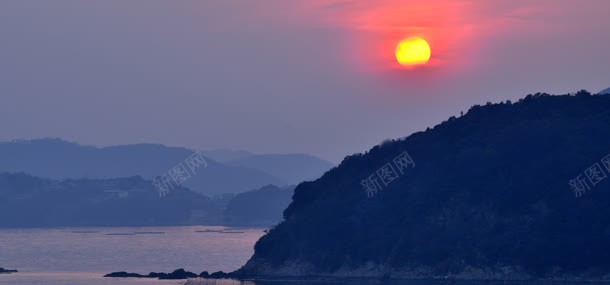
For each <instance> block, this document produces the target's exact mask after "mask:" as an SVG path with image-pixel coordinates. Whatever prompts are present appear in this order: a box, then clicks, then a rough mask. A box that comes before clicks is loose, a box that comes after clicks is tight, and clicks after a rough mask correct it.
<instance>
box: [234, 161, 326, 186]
mask: <svg viewBox="0 0 610 285" xmlns="http://www.w3.org/2000/svg"><path fill="white" fill-rule="evenodd" d="M225 163H226V164H227V165H231V166H235V167H246V168H253V169H258V170H260V171H263V172H265V173H269V174H271V175H273V176H274V177H280V178H281V179H282V180H283V181H286V182H287V183H288V184H298V183H300V182H303V181H310V180H314V179H317V178H318V177H320V176H322V174H323V173H324V172H325V171H326V170H329V169H331V168H332V167H333V166H334V165H333V164H332V163H330V162H328V161H325V160H321V159H319V158H317V157H313V156H311V155H307V154H258V155H255V154H253V155H249V156H244V157H241V158H237V159H234V160H229V161H226V162H225ZM322 170H323V171H322Z"/></svg>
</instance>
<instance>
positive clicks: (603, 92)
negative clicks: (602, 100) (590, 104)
mask: <svg viewBox="0 0 610 285" xmlns="http://www.w3.org/2000/svg"><path fill="white" fill-rule="evenodd" d="M597 94H599V95H606V94H610V88H606V89H604V90H602V91H599V93H597Z"/></svg>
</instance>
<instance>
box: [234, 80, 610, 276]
mask: <svg viewBox="0 0 610 285" xmlns="http://www.w3.org/2000/svg"><path fill="white" fill-rule="evenodd" d="M609 127H610V96H591V95H590V94H589V93H588V92H584V91H581V92H579V93H578V94H576V96H567V95H564V96H550V95H547V94H536V95H528V96H527V97H525V98H524V99H521V100H519V102H516V103H510V102H504V103H499V104H487V105H485V106H474V107H472V108H471V109H470V110H469V111H468V112H467V113H466V114H464V115H463V116H460V117H459V118H455V117H451V118H450V119H449V120H447V121H445V122H443V123H441V124H439V125H437V126H435V127H434V128H432V129H428V130H426V131H425V132H419V133H415V134H413V135H410V136H408V137H407V138H405V139H400V140H394V141H389V142H386V143H384V144H382V145H379V146H375V147H373V148H372V149H371V150H369V151H368V152H367V153H365V154H356V155H352V156H349V157H346V158H345V159H344V160H343V162H342V163H341V164H340V165H339V166H338V167H337V168H334V169H332V170H330V171H329V172H327V173H326V174H325V175H324V176H322V177H321V178H320V179H318V180H316V181H313V182H305V183H301V184H300V185H298V186H297V188H296V189H295V194H294V197H293V202H292V203H291V204H290V206H289V207H288V208H287V209H286V210H285V212H284V216H285V221H284V222H283V223H281V224H280V225H278V226H277V227H276V228H274V229H272V230H271V231H270V232H269V233H268V234H267V235H265V236H264V237H262V238H261V239H260V240H259V241H258V242H257V244H256V246H255V254H254V256H253V257H252V258H251V259H250V260H249V261H248V263H247V264H246V265H245V266H244V267H243V268H242V269H240V270H239V271H237V272H236V274H238V275H245V276H269V277H279V276H284V277H285V276H294V277H303V276H334V277H363V276H370V277H392V278H394V277H395V278H399V277H445V276H453V277H457V278H482V279H486V278H502V279H521V278H530V277H545V276H546V277H549V276H553V277H556V278H561V277H562V276H565V277H575V276H578V277H582V278H602V277H603V276H604V275H606V274H609V273H610V256H609V255H610V242H609V241H610V181H608V180H609V179H608V178H605V177H608V176H610V173H609V171H608V168H610V162H609V161H608V157H607V155H608V154H610V128H609ZM406 154H408V156H406ZM577 178H578V179H579V180H574V179H577ZM570 183H572V185H570ZM579 183H580V184H579ZM577 187H578V188H577Z"/></svg>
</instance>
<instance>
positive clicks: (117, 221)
mask: <svg viewBox="0 0 610 285" xmlns="http://www.w3.org/2000/svg"><path fill="white" fill-rule="evenodd" d="M221 211H222V209H220V208H218V206H217V205H216V203H214V201H212V199H210V198H208V197H206V196H204V195H201V194H198V193H194V192H192V191H190V190H188V189H185V188H181V187H178V188H175V189H173V190H172V191H170V192H169V193H167V194H166V195H165V196H164V197H161V196H160V195H159V192H158V191H157V190H156V189H155V188H154V187H153V186H152V184H151V182H150V181H146V180H144V179H142V178H141V177H137V176H135V177H129V178H118V179H77V180H72V179H70V180H63V181H57V180H51V179H42V178H38V177H33V176H30V175H27V174H7V173H3V174H0V217H2V219H0V227H58V226H73V227H74V226H170V225H191V224H218V223H219V221H220V219H219V217H220V214H221Z"/></svg>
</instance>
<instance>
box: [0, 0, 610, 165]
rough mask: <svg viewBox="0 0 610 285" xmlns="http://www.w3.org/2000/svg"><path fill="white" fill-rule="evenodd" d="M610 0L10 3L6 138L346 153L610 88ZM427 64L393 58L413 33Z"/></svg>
mask: <svg viewBox="0 0 610 285" xmlns="http://www.w3.org/2000/svg"><path fill="white" fill-rule="evenodd" d="M609 11H610V1H607V0H583V1H573V0H541V1H524V0H513V1H509V0H503V1H499V0H480V1H466V0H455V1H449V0H438V1H431V0H411V1H406V0H404V1H398V0H375V1H356V0H290V1H286V0H257V1H244V0H239V1H238V0H234V1H233V0H223V1H161V0H146V1H144V0H142V1H136V0H132V1H123V0H114V1H80V0H73V1H67V0H54V1H42V0H41V1H22V0H7V1H0V140H2V141H6V140H12V139H30V138H41V137H61V138H64V139H67V140H71V141H76V142H79V143H82V144H92V145H98V146H104V145H113V144H127V143H140V142H149V143H163V144H167V145H175V146H186V147H192V148H198V149H214V148H233V149H245V150H249V151H253V152H261V153H285V152H305V153H310V154H314V155H317V156H320V157H322V158H325V159H328V160H331V161H333V162H339V161H340V160H341V159H342V157H343V156H345V155H348V154H351V153H354V152H362V151H365V150H367V149H369V148H370V147H372V146H373V145H375V144H378V143H380V142H381V141H383V140H384V139H387V138H398V137H403V136H407V135H409V134H411V133H413V132H415V131H420V130H424V129H426V127H431V126H433V125H436V124H438V123H440V122H442V121H443V120H446V119H447V118H448V117H449V116H453V115H459V113H460V111H466V110H467V109H468V108H469V107H470V106H471V105H473V104H485V103H486V102H487V101H490V102H499V101H504V100H507V99H510V100H513V101H514V100H518V99H519V98H521V97H524V96H525V95H527V94H528V93H536V92H548V93H570V92H575V91H578V90H580V89H588V90H590V91H592V92H597V91H600V90H601V89H604V88H607V87H610V62H608V59H609V58H610V57H609V56H608V52H609V51H610V35H608V33H607V30H608V29H609V28H610V17H608V12H609ZM410 36H419V37H422V38H424V39H426V40H427V41H428V42H429V44H430V46H431V49H432V57H431V59H430V61H429V62H428V63H427V64H426V65H423V66H419V67H417V68H414V69H406V68H404V67H401V66H400V65H399V64H398V63H397V62H396V60H395V58H394V49H395V47H396V44H397V43H398V42H399V41H400V40H402V39H404V38H407V37H410Z"/></svg>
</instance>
